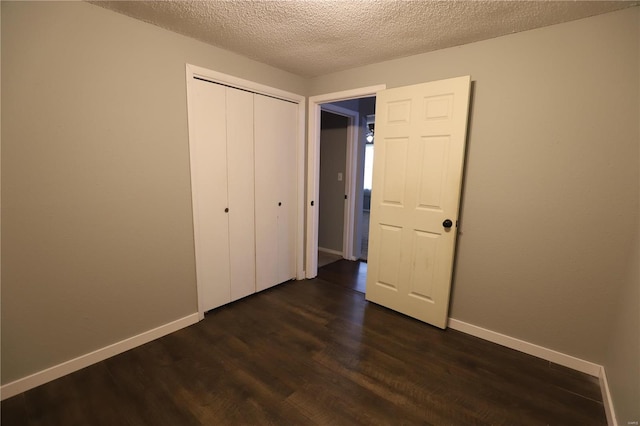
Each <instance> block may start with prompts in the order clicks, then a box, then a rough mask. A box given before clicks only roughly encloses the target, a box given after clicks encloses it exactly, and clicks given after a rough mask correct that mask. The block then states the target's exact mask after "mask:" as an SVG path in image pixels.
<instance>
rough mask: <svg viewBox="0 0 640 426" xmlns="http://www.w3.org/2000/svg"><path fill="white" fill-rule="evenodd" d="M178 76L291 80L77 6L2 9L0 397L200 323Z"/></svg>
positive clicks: (298, 84) (290, 84)
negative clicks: (93, 355)
mask: <svg viewBox="0 0 640 426" xmlns="http://www.w3.org/2000/svg"><path fill="white" fill-rule="evenodd" d="M185 63H192V64H195V65H199V66H203V67H207V68H210V69H214V70H217V71H220V72H224V73H228V74H232V75H234V76H237V77H241V78H246V79H250V80H254V81H257V82H259V83H262V84H266V85H270V86H274V87H278V88H280V89H283V90H289V91H292V92H296V93H300V94H302V95H304V94H305V91H306V84H307V82H306V81H305V80H303V79H302V78H300V77H297V76H295V75H291V74H288V73H285V72H283V71H279V70H277V69H274V68H271V67H269V66H266V65H263V64H259V63H257V62H254V61H250V60H248V59H246V58H243V57H240V56H238V55H235V54H231V53H229V52H225V51H223V50H220V49H216V48H214V47H211V46H208V45H206V44H204V43H200V42H197V41H195V40H192V39H189V38H186V37H183V36H180V35H177V34H174V33H171V32H169V31H166V30H163V29H160V28H157V27H154V26H151V25H148V24H145V23H142V22H140V21H137V20H134V19H131V18H128V17H125V16H123V15H120V14H117V13H114V12H111V11H108V10H105V9H102V8H100V7H97V6H94V5H90V4H88V3H85V2H44V3H32V2H22V3H12V2H4V1H3V2H2V89H3V90H2V383H3V384H5V383H8V382H11V381H13V380H16V379H18V378H22V377H24V376H27V375H29V374H31V373H34V372H37V371H40V370H43V369H45V368H47V367H51V366H52V365H56V364H59V363H61V362H63V361H67V360H69V359H72V358H75V357H77V356H80V355H83V354H86V353H88V352H91V351H93V350H95V349H98V348H102V347H104V346H107V345H109V344H112V343H114V342H118V341H120V340H122V339H125V338H128V337H131V336H133V335H136V334H139V333H141V332H144V331H147V330H149V329H152V328H154V327H157V326H160V325H163V324H166V323H168V322H170V321H173V320H176V319H178V318H181V317H184V316H186V315H188V314H192V313H194V312H196V311H197V304H196V284H195V266H194V249H193V228H192V226H193V225H192V217H191V195H190V183H189V182H190V177H189V176H190V175H189V151H188V129H187V110H186V88H185Z"/></svg>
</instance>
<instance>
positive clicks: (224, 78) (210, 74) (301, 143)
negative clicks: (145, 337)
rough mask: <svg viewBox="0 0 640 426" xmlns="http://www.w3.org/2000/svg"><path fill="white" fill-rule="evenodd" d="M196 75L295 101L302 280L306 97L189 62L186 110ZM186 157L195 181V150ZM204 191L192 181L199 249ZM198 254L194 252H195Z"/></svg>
mask: <svg viewBox="0 0 640 426" xmlns="http://www.w3.org/2000/svg"><path fill="white" fill-rule="evenodd" d="M195 78H200V79H204V80H207V81H210V82H212V83H218V84H222V85H225V86H229V87H232V88H236V89H240V90H246V91H249V92H253V93H258V94H261V95H266V96H271V97H275V98H279V99H282V100H286V101H289V102H293V103H295V104H297V107H298V129H297V132H296V134H297V137H296V139H297V140H296V153H295V158H296V176H297V180H296V206H297V209H296V236H295V241H296V249H295V252H296V279H298V280H301V279H304V278H305V271H304V207H305V204H304V200H305V197H304V179H305V160H304V158H305V140H304V137H305V115H306V110H305V109H306V102H305V97H304V96H301V95H297V94H295V93H291V92H287V91H284V90H280V89H276V88H274V87H270V86H265V85H263V84H260V83H256V82H253V81H249V80H244V79H241V78H238V77H234V76H231V75H228V74H223V73H220V72H217V71H212V70H209V69H206V68H202V67H199V66H196V65H192V64H186V83H187V111H190V110H191V111H193V107H192V105H191V102H192V99H193V95H192V93H193V90H195V88H194V85H193V81H194V79H195ZM187 117H188V126H189V141H192V140H194V139H193V138H194V135H195V126H196V125H197V123H196V122H195V117H193V116H192V115H191V114H187ZM189 159H190V168H191V182H195V181H196V176H197V175H198V170H197V162H196V161H195V153H194V150H193V149H191V146H190V149H189ZM205 196H206V194H200V193H198V191H197V187H195V186H194V185H193V184H192V185H191V202H192V209H193V233H194V241H195V250H198V244H197V241H198V240H199V231H200V228H201V227H202V226H203V224H201V223H200V220H201V219H200V218H198V217H197V215H196V212H197V208H196V207H197V206H198V203H199V200H200V199H202V198H203V197H205ZM196 258H197V255H196ZM204 267H205V265H202V264H199V263H198V262H197V261H196V285H197V291H198V317H199V319H200V320H202V319H204V313H205V311H204V307H203V304H202V300H201V298H200V295H201V294H203V289H202V288H201V287H200V286H201V283H200V282H199V280H198V279H197V277H198V276H200V275H201V274H200V273H199V272H200V271H202V268H204Z"/></svg>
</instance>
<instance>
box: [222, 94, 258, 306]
mask: <svg viewBox="0 0 640 426" xmlns="http://www.w3.org/2000/svg"><path fill="white" fill-rule="evenodd" d="M226 91H227V164H228V172H227V176H228V179H229V184H228V188H229V254H230V275H231V278H230V282H231V300H237V299H240V298H241V297H245V296H248V295H249V294H252V293H255V291H256V270H255V261H256V253H255V227H254V213H255V211H254V209H255V206H254V180H255V176H254V152H253V125H252V123H253V94H252V93H249V92H245V91H242V90H237V89H232V88H227V89H226Z"/></svg>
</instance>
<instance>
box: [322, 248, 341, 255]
mask: <svg viewBox="0 0 640 426" xmlns="http://www.w3.org/2000/svg"><path fill="white" fill-rule="evenodd" d="M318 251H321V252H323V253H329V254H337V255H338V256H342V252H341V251H338V250H332V249H328V248H324V247H318Z"/></svg>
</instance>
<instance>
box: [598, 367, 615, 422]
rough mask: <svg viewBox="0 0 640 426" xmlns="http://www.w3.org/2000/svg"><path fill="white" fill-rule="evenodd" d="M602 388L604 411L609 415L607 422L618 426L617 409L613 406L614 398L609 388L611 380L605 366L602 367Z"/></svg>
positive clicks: (600, 377) (600, 375) (599, 377)
mask: <svg viewBox="0 0 640 426" xmlns="http://www.w3.org/2000/svg"><path fill="white" fill-rule="evenodd" d="M598 379H600V390H601V391H602V403H603V404H604V412H605V414H606V415H607V424H608V425H609V426H618V419H617V418H616V411H615V409H614V407H613V399H612V398H611V391H610V390H609V381H608V380H607V375H606V373H605V371H604V367H600V374H599V376H598Z"/></svg>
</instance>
